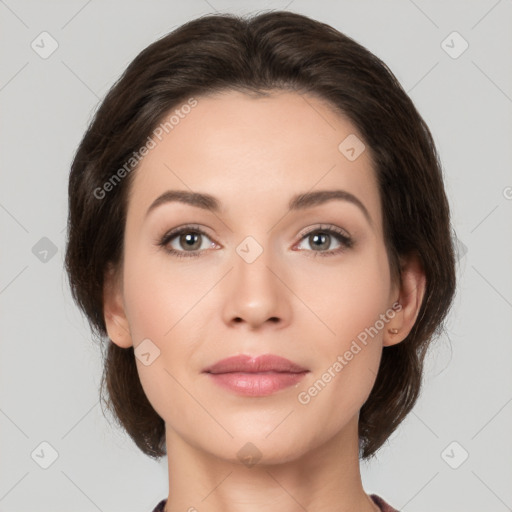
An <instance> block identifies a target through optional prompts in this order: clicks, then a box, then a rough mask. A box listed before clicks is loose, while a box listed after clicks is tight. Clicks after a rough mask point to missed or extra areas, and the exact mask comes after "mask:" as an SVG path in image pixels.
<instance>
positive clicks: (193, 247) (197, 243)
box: [158, 226, 215, 258]
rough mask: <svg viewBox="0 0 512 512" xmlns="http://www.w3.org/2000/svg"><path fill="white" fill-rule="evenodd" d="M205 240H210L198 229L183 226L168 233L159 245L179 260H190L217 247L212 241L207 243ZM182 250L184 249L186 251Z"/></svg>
mask: <svg viewBox="0 0 512 512" xmlns="http://www.w3.org/2000/svg"><path fill="white" fill-rule="evenodd" d="M204 238H207V239H208V240H209V237H208V235H207V234H206V233H205V232H204V231H202V230H201V229H199V228H198V227H195V226H183V227H181V228H177V229H174V230H172V231H170V232H168V233H166V234H165V235H164V236H163V237H162V239H161V240H160V241H159V242H158V245H159V246H161V247H163V248H164V250H165V251H167V252H168V253H170V254H173V255H174V256H177V257H178V258H183V257H184V258H188V257H194V256H200V255H201V252H202V251H203V250H205V249H208V248H213V247H214V246H215V243H214V242H212V241H211V240H210V243H206V240H204ZM175 239H176V240H175ZM173 245H174V247H173ZM176 246H178V248H176ZM181 248H184V250H182V249H181Z"/></svg>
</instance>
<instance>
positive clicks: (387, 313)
mask: <svg viewBox="0 0 512 512" xmlns="http://www.w3.org/2000/svg"><path fill="white" fill-rule="evenodd" d="M66 269H67V272H68V275H69V279H70V285H71V289H72V292H73V297H74V299H75V300H76V302H77V304H78V305H79V306H80V307H81V308H82V310H83V311H84V313H85V314H86V316H87V318H88V319H89V322H90V325H91V327H92V329H93V330H94V331H95V332H96V333H97V334H98V335H100V336H101V337H102V339H104V340H105V341H106V343H107V346H108V351H107V354H106V357H105V367H104V374H103V380H102V390H103V389H104V388H105V389H106V391H107V394H108V399H107V405H108V407H109V409H110V410H111V411H112V412H113V414H114V416H115V417H116V419H117V420H118V422H119V424H120V425H121V426H122V427H123V428H124V429H125V430H126V432H127V433H128V434H129V435H130V436H131V438H132V439H133V441H134V442H135V443H136V444H137V446H138V447H139V448H140V449H141V450H142V451H143V452H144V453H146V454H147V455H148V456H150V457H153V458H156V459H158V458H160V457H162V456H164V455H166V454H167V456H168V468H169V494H168V497H167V498H166V499H163V500H162V501H161V502H160V503H159V504H158V505H157V507H156V508H155V510H154V512H161V511H164V510H165V511H167V512H174V511H178V510H189V511H193V510H199V511H223V512H226V511H241V510H243V511H253V510H262V509H264V510H276V509H277V508H279V510H284V511H296V510H308V511H309V512H313V511H316V510H318V511H320V510H336V511H344V512H348V511H355V510H359V511H364V512H370V511H377V510H380V511H388V512H389V511H393V510H395V509H394V508H392V507H391V506H390V505H389V504H388V503H386V501H385V500H384V499H383V498H381V497H380V496H378V495H374V494H372V495H370V496H369V495H367V494H366V493H365V491H364V489H363V486H362V482H361V476H360V467H359V461H360V459H361V458H363V459H369V458H371V457H372V456H373V455H374V454H375V453H376V452H377V450H378V449H379V448H380V447H381V446H382V445H383V444H384V443H385V441H386V439H387V438H388V437H389V436H390V435H391V433H392V432H393V431H394V430H395V429H396V428H397V426H398V425H399V424H400V423H401V421H402V420H403V419H404V418H405V417H406V415H407V414H408V413H409V412H410V411H411V409H412V407H413V406H414V404H415V402H416V399H417V397H418V395H419V391H420V385H421V377H422V370H423V360H424V357H425V354H426V351H427V348H428V346H429V343H430V341H431V340H432V339H433V338H434V337H435V336H436V335H437V334H439V332H440V330H441V329H442V325H443V321H444V319H445V316H446V314H447V312H448V310H449V308H450V305H451V302H452V298H453V295H454V290H455V264H454V252H453V246H452V239H451V227H450V214H449V205H448V202H447V198H446V195H445V192H444V186H443V179H442V171H441V166H440V163H439V159H438V156H437V152H436V149H435V146H434V142H433V140H432V137H431V134H430V132H429V129H428V127H427V126H426V124H425V123H424V121H423V119H422V118H421V116H420V115H419V113H418V112H417V110H416V109H415V107H414V105H413V104H412V102H411V100H410V99H409V98H408V96H407V95H406V93H405V92H404V91H403V89H402V88H401V86H400V84H399V83H398V81H397V80H396V78H395V77H394V76H393V74H392V73H391V72H390V71H389V69H388V68H387V67H386V66H385V64H384V63H382V62H381V61H380V60H379V59H378V58H377V57H375V56H374V55H373V54H371V53H370V52H369V51H368V50H366V49H365V48H364V47H362V46H361V45H359V44H358V43H356V42H355V41H353V40H352V39H350V38H348V37H347V36H345V35H343V34H341V33H340V32H338V31H336V30H335V29H333V28H332V27H330V26H328V25H326V24H322V23H320V22H318V21H315V20H312V19H310V18H307V17H305V16H302V15H299V14H294V13H291V12H284V11H277V12H276V11H274V12H269V13H264V14H261V15H258V16H255V17H252V18H241V17H237V16H233V15H227V14H226V15H215V16H205V17H202V18H198V19H196V20H193V21H191V22H189V23H186V24H185V25H183V26H181V27H179V28H178V29H177V30H175V31H174V32H172V33H170V34H169V35H167V36H165V37H163V38H162V39H160V40H159V41H157V42H155V43H153V44H152V45H150V46H149V47H148V48H146V49H145V50H144V51H142V52H141V53H140V54H139V55H138V56H137V57H136V58H135V60H134V61H133V62H132V63H131V64H130V65H129V67H128V68H127V70H126V71H125V73H124V74H123V76H122V77H121V78H120V80H119V81H118V82H117V83H116V84H115V85H114V87H113V88H112V89H111V91H110V92H109V93H108V95H107V97H106V98H105V100H104V101H103V103H102V105H101V106H100V108H99V110H98V111H97V113H96V115H95V118H94V119H93V121H92V123H91V125H90V126H89V128H88V130H87V132H86V134H85V136H84V138H83V140H82V142H81V144H80V146H79V148H78V151H77V153H76V155H75V158H74V161H73V164H72V169H71V175H70V180H69V219H68V246H67V253H66Z"/></svg>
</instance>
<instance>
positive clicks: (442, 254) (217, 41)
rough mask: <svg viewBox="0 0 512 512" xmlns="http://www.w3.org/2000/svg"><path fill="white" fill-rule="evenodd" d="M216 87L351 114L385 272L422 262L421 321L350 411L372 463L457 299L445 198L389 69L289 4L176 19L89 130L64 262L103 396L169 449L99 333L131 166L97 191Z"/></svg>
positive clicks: (124, 419) (427, 145) (154, 448)
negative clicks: (379, 221) (319, 102)
mask: <svg viewBox="0 0 512 512" xmlns="http://www.w3.org/2000/svg"><path fill="white" fill-rule="evenodd" d="M223 90H236V91H241V92H245V93H251V94H264V93H265V91H272V90H287V91H293V92H298V93H301V94H302V93H308V94H313V95H315V96H316V97H319V98H321V99H323V100H326V101H327V102H328V103H329V104H330V105H331V107H332V108H333V110H336V111H337V112H339V113H341V114H343V115H344V116H345V117H347V118H348V119H349V120H350V121H351V122H352V123H353V124H354V125H355V126H356V127H357V128H358V130H359V132H360V134H361V135H362V137H363V139H364V142H365V144H366V146H367V148H369V150H370V154H371V157H372V162H373V165H374V169H375V173H376V177H377V181H378V186H379V192H380V196H381V201H382V218H383V227H384V238H385V244H386V249H387V252H388V256H389V262H390V268H391V270H392V276H393V279H400V266H399V257H400V256H406V255H408V254H410V253H413V252H414V253H415V254H417V255H418V256H419V258H420V260H421V263H422V265H423V270H424V272H425V276H426V289H425V296H424V298H423V302H422V304H421V309H420V311H419V314H418V318H417V320H416V322H415V324H414V326H413V329H412V330H411V332H410V333H409V335H408V336H407V338H406V339H405V340H403V341H402V342H401V343H398V344H396V345H393V346H390V347H385V349H384V350H383V354H382V359H381V364H380V368H379V372H378V375H377V378H376V382H375V385H374V387H373V389H372V391H371V394H370V395H369V397H368V399H367V401H366V402H365V404H364V405H363V406H362V408H361V411H360V418H359V440H360V443H359V448H360V454H361V456H362V457H363V458H369V457H370V456H372V455H374V453H375V452H376V451H377V450H378V449H379V448H380V447H381V446H382V444H383V443H384V442H385V441H386V439H387V438H388V437H389V436H390V434H391V433H392V432H393V431H394V430H395V429H396V428H397V426H398V425H399V424H400V422H401V421H402V420H403V419H404V418H405V416H406V415H407V414H408V413H409V412H410V411H411V409H412V408H413V406H414V404H415V402H416V400H417V398H418V396H419V392H420V387H421V380H422V373H423V362H424V358H425V355H426V351H427V348H428V347H429V345H430V342H431V340H432V339H433V338H434V336H435V335H438V334H440V332H441V330H442V327H443V326H442V324H443V321H444V319H445V316H446V314H447V312H448V310H449V308H450V306H451V303H452V300H453V296H454V293H455V257H454V247H453V241H452V232H451V226H450V213H449V205H448V201H447V198H446V195H445V191H444V186H443V178H442V169H441V165H440V162H439V157H438V155H437V151H436V148H435V146H434V141H433V139H432V136H431V133H430V131H429V129H428V127H427V125H426V123H425V122H424V120H423V119H422V117H421V116H420V114H419V113H418V111H417V110H416V108H415V107H414V105H413V103H412V101H411V100H410V98H409V97H408V96H407V94H406V93H405V91H404V90H403V89H402V87H401V86H400V84H399V82H398V81H397V79H396V78H395V77H394V75H393V74H392V72H391V71H390V70H389V69H388V67H387V66H386V65H385V64H384V63H383V62H382V61H381V60H380V59H378V58H377V57H376V56H375V55H373V54H372V53H371V52H369V51H368V50H367V49H365V48H364V47H363V46H361V45H360V44H358V43H357V42H355V41H354V40H352V39H351V38H349V37H347V36H346V35H344V34H342V33H340V32H338V31H337V30H335V29H334V28H333V27H331V26H329V25H327V24H324V23H321V22H318V21H316V20H313V19H310V18H308V17H306V16H302V15H299V14H296V13H292V12H287V11H273V12H272V11H271V12H265V13H262V14H259V15H254V16H249V17H246V18H244V17H240V16H236V15H232V14H220V15H208V16H203V17H200V18H197V19H194V20H192V21H190V22H188V23H186V24H184V25H182V26H181V27H179V28H178V29H176V30H174V31H173V32H171V33H170V34H168V35H166V36H165V37H163V38H161V39H159V40H158V41H156V42H154V43H153V44H151V45H150V46H148V47H147V48H146V49H144V50H143V51H142V52H141V53H140V54H139V55H138V56H137V57H136V58H135V59H134V60H133V62H131V64H130V65H129V66H128V68H127V69H126V71H125V72H124V74H123V75H122V76H121V78H120V79H119V80H118V81H117V82H116V83H115V84H114V86H113V87H112V88H111V90H110V91H109V93H108V94H107V96H106V98H105V99H104V101H103V102H102V104H101V106H100V108H99V109H98V110H97V112H96V114H95V116H94V119H93V120H92V122H91V124H90V126H89V127H88V129H87V131H86V133H85V135H84V137H83V139H82V141H81V143H80V145H79V147H78V149H77V152H76V155H75V157H74V160H73V163H72V167H71V173H70V178H69V217H68V243H67V249H66V257H65V266H66V271H67V273H68V277H69V281H70V287H71V290H72V295H73V298H74V300H75V301H76V303H77V304H78V306H79V307H80V308H81V309H82V310H83V312H84V313H85V315H86V316H87V318H88V321H89V324H90V326H91V329H92V330H93V331H94V332H96V333H97V334H99V336H100V338H101V341H102V342H103V341H106V344H107V345H108V350H107V354H106V356H105V354H104V372H103V377H102V382H101V390H100V392H103V390H104V389H105V387H106V391H107V400H106V404H107V407H108V408H109V410H110V411H111V412H112V413H113V414H114V417H115V419H116V420H117V422H118V423H119V424H120V425H121V426H122V427H123V428H124V429H125V430H126V431H127V433H128V434H129V435H130V436H131V438H132V439H133V441H134V442H135V443H136V445H137V446H138V447H139V448H140V449H141V450H142V451H143V452H144V453H145V454H147V455H149V456H150V457H153V458H160V457H162V456H164V455H165V454H166V448H165V424H164V421H163V419H162V418H161V417H160V416H159V415H158V414H157V413H156V411H155V410H154V409H153V407H152V406H151V404H150V402H149V401H148V399H147V397H146V395H145V393H144V391H143V388H142V386H141V383H140V380H139V377H138V373H137V369H136V364H135V358H134V348H133V347H130V348H127V349H125V348H121V347H119V346H117V345H115V344H114V343H113V342H112V341H110V340H109V339H108V335H107V331H106V325H105V320H104V312H103V284H104V277H105V272H106V269H107V267H108V265H113V266H114V267H115V268H119V266H120V265H122V261H123V257H122V256H123V238H124V228H125V223H126V212H127V201H128V191H129V187H130V184H131V182H132V178H133V174H134V172H130V173H128V174H127V176H126V177H125V178H124V179H123V180H121V181H120V182H119V183H118V184H117V185H116V186H115V187H112V189H111V190H110V191H109V194H108V197H107V198H105V199H101V200H100V199H98V194H97V193H95V191H97V190H99V189H101V187H103V185H104V184H105V183H106V182H107V181H108V180H109V178H111V176H112V175H113V173H115V171H116V170H117V169H120V168H121V167H122V166H123V164H125V163H126V161H128V160H129V159H130V157H131V155H132V154H133V152H134V151H136V150H137V149H138V148H140V147H141V146H142V145H143V144H144V142H145V140H146V139H147V137H148V136H149V135H150V134H151V132H152V130H154V129H155V127H156V126H157V125H158V124H159V122H160V121H161V119H162V117H163V116H164V115H165V114H166V113H168V112H169V110H170V109H171V108H173V107H176V106H177V105H178V104H180V103H181V102H183V101H185V100H186V99H187V98H190V97H191V96H196V97H197V96H201V95H203V96H205V95H207V94H210V93H214V92H217V91H223ZM101 346H102V348H104V344H103V343H102V345H101Z"/></svg>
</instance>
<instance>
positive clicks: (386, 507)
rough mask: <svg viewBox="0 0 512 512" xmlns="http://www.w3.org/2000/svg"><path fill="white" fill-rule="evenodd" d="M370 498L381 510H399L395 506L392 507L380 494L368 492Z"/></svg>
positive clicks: (394, 511)
mask: <svg viewBox="0 0 512 512" xmlns="http://www.w3.org/2000/svg"><path fill="white" fill-rule="evenodd" d="M370 498H371V499H372V500H373V502H374V503H375V504H376V505H377V506H378V507H379V508H380V510H381V512H400V511H399V510H397V509H396V508H393V507H392V506H391V505H390V504H389V503H386V502H385V501H384V500H383V499H382V498H381V497H380V496H377V495H376V494H370Z"/></svg>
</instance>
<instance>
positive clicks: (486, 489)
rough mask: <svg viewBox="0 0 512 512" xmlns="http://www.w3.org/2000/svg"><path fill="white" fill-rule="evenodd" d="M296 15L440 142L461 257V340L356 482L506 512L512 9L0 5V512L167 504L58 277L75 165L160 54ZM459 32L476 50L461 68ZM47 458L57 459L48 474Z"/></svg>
mask: <svg viewBox="0 0 512 512" xmlns="http://www.w3.org/2000/svg"><path fill="white" fill-rule="evenodd" d="M284 8H285V9H289V10H292V11H295V12H299V13H303V14H306V15H308V16H311V17H313V18H316V19H318V20H320V21H324V22H326V23H329V24H331V25H333V26H334V27H335V28H337V29H339V30H340V31H342V32H345V33H346V34H347V35H349V36H351V37H353V38H354V39H356V40H357V41H358V42H360V43H361V44H363V45H364V46H366V47H367V48H368V49H369V50H370V51H372V52H374V53H375V54H376V55H377V56H379V57H380V58H382V59H383V60H384V62H386V63H387V64H388V66H389V67H390V68H391V70H392V71H393V72H394V73H395V74H396V76H397V78H398V79H399V80H400V82H401V83H402V85H403V86H404V88H405V90H406V91H407V92H408V93H409V94H410V96H411V98H412V99H413V101H414V102H415V104H416V106H417V108H418V109H419V111H420V113H421V114H422V116H423V117H424V118H425V120H426V122H427V123H428V124H429V126H430V128H431V130H432V132H433V135H434V138H435V141H436V144H437V146H438V149H439V151H440V154H441V159H442V163H443V168H444V171H445V179H446V190H447V193H448V196H449V200H450V202H451V206H452V211H453V225H454V227H455V229H456V232H457V237H458V239H459V241H460V242H459V247H460V251H461V252H460V255H459V256H460V259H459V262H458V279H459V288H458V293H457V296H456V299H455V304H454V307H453V310H452V311H451V313H450V316H449V320H448V323H447V328H448V334H447V335H446V336H443V337H442V338H441V339H439V341H438V342H437V344H436V347H435V349H434V350H433V351H432V352H431V355H430V356H429V359H428V362H427V373H426V376H425V388H424V391H423V394H422V396H421V398H420V400H419V402H418V404H417V406H416V407H415V409H414V411H413V412H412V413H411V414H410V415H409V417H408V418H407V419H406V421H405V422H404V423H403V424H402V425H401V427H400V428H399V429H398V430H397V432H396V433H395V434H393V436H392V437H391V438H390V440H389V443H388V444H387V445H386V446H385V447H384V448H383V449H382V450H381V451H380V452H379V454H378V457H377V459H376V460H374V461H373V462H372V463H371V464H363V465H362V473H363V483H364V485H365V489H366V491H367V492H375V493H378V494H380V495H381V496H383V497H384V498H385V499H386V500H387V501H389V502H390V504H392V505H393V506H395V507H396V508H399V509H401V510H403V511H406V512H421V511H451V512H462V511H464V512H473V511H475V512H476V511H481V510H485V511H486V512H493V511H496V512H501V511H506V510H512V486H511V482H512V463H511V461H512V440H511V435H510V432H511V428H510V427H511V425H512V403H511V402H512V372H511V369H512V357H511V356H512V343H511V332H512V325H511V324H512V322H511V318H512V315H511V313H512V271H511V265H510V262H511V261H512V257H511V256H512V239H511V236H510V234H511V227H512V222H511V221H512V215H511V213H512V200H511V198H512V188H511V187H512V173H511V162H512V115H511V114H512V68H511V62H512V59H511V56H512V30H511V29H512V1H511V0H501V1H496V0H485V1H484V0H482V1H472V2H468V1H448V2H433V1H430V2H427V1H420V0H415V1H412V0H401V1H399V0H396V1H387V2H380V1H358V2H356V1H350V2H349V1H341V2H336V3H335V2H328V1H315V2H305V1H301V0H293V1H291V2H290V1H289V0H286V1H272V2H270V1H267V2H258V3H257V2H255V1H252V2H251V1H246V2H234V1H231V2H228V1H221V0H211V1H208V2H207V1H200V0H189V1H187V2H183V3H181V2H180V3H178V2H177V1H166V2H164V1H155V0H153V1H146V2H134V1H131V2H128V1H125V2H121V1H110V2H105V1H103V2H101V1H99V0H92V1H85V0H77V1H69V2H56V1H53V2H50V1H44V2H43V1H17V2H16V1H14V0H0V34H1V35H0V52H1V59H2V66H1V70H0V104H1V117H0V119H1V125H0V126H1V134H0V144H1V148H0V156H1V166H2V167H1V169H2V172H1V186H0V222H1V229H2V240H3V242H2V247H1V265H0V308H1V309H0V310H1V320H0V321H1V324H0V329H1V357H0V432H1V437H0V443H1V446H0V454H1V455H0V511H2V512H4V511H9V512H11V511H19V512H21V511H33V510H38V511H39V512H46V511H53V512H60V511H69V510H73V511H75V512H80V511H97V510H100V511H112V512H114V511H119V512H121V511H124V512H130V511H133V512H143V511H150V510H152V509H153V507H154V506H155V505H156V504H157V502H158V501H160V499H163V498H165V497H166V496H167V462H166V459H163V460H162V462H161V463H156V462H154V461H153V460H151V459H150V458H148V457H146V456H145V455H143V454H142V453H141V452H140V451H139V450H138V449H137V448H136V446H135V445H134V443H133V442H132V441H131V440H130V439H129V438H128V437H127V436H126V435H125V434H124V433H123V432H122V431H120V430H118V429H116V428H115V427H114V426H111V425H110V424H109V422H108V421H107V419H105V418H104V417H103V415H102V411H101V407H100V405H99V402H98V400H99V398H98V386H99V382H100V376H101V357H100V355H101V354H100V351H99V349H98V347H97V346H96V345H95V344H94V343H93V342H92V341H91V335H90V332H89V329H88V326H87V323H86V321H85V320H84V319H83V318H82V316H81V314H80V313H79V311H78V309H77V308H76V307H75V305H74V303H73V302H72V300H71V297H70V293H69V290H68V287H67V281H66V278H65V274H64V271H63V257H64V249H65V225H66V215H67V178H68V173H69V165H70V162H71V159H72V156H73V154H74V151H75V149H76V147H77V145H78V143H79V141H80V139H81V137H82V135H83V132H84V130H85V129H86V126H87V124H88V122H89V121H90V119H91V116H92V114H93V112H94V110H95V108H96V106H97V105H98V102H99V101H100V100H101V99H102V98H103V97H104V95H105V93H106V92H107V90H108V88H109V87H110V86H111V85H112V84H113V82H114V81H115V80H116V79H117V78H118V76H119V75H120V74H121V73H122V71H123V70H124V69H125V67H126V66H127V65H128V63H129V62H130V61H131V60H132V59H133V58H134V57H135V56H136V54H137V53H138V52H139V51H141V50H142V49H143V48H144V47H146V46H147V45H148V44H150V43H151V42H153V41H154V40H155V39H157V38H159V37H161V36H162V35H164V34H166V33H168V32H169V31H171V30H172V29H173V28H175V27H176V26H178V25H181V24H182V23H184V22H186V21H188V20H189V19H192V18H194V17H196V16H199V15H203V14H207V13H212V12H215V11H217V10H218V11H220V12H226V11H229V12H236V13H241V14H243V13H249V12H254V11H258V10H264V9H284ZM43 31H47V32H48V33H49V34H51V37H52V38H53V39H54V40H55V41H56V42H57V44H58V48H57V50H56V51H55V52H54V53H53V54H51V55H50V56H49V57H47V58H42V57H41V56H40V53H38V52H36V51H35V50H34V49H33V48H32V47H31V43H32V42H33V41H35V43H34V44H38V45H39V48H38V51H39V52H42V51H43V48H42V47H43V46H44V51H48V50H49V49H51V40H50V39H49V38H48V36H39V35H40V34H41V32H43ZM453 31H457V32H458V33H459V34H460V35H461V36H462V38H463V39H464V40H465V41H467V43H468V44H469V47H468V48H467V50H466V51H465V52H464V53H462V54H461V55H458V56H457V58H453V54H454V53H455V54H456V53H459V52H460V50H461V49H463V46H462V45H463V41H462V40H461V39H457V38H455V39H454V38H453V37H452V38H448V39H447V40H446V38H447V36H449V35H450V34H451V33H452V32H453ZM41 38H46V39H44V41H43V42H41ZM444 40H446V42H445V43H444V44H442V42H443V41H444ZM447 45H448V46H449V47H451V49H450V48H449V47H448V46H447ZM445 50H449V51H451V53H452V56H450V55H449V54H448V53H447V51H445ZM45 237H46V238H45ZM41 239H43V240H41ZM45 251H47V252H45ZM54 253H55V254H54ZM453 441H455V442H456V443H458V444H456V445H451V446H449V445H450V444H451V443H452V442H453ZM43 442H46V443H49V445H51V447H53V450H55V451H56V454H57V455H58V457H57V459H56V460H55V461H54V462H53V464H51V465H50V466H49V467H48V468H47V469H43V467H41V465H44V464H49V463H50V462H51V461H52V459H51V454H52V448H50V447H49V446H47V445H42V446H41V443H43ZM447 447H448V449H447V450H445V449H446V448H447ZM466 452H467V453H468V454H469V457H468V458H467V460H465V461H464V462H463V463H462V464H461V461H462V460H463V459H464V455H465V453H466ZM43 454H44V455H43ZM451 466H458V467H457V469H454V468H453V467H451Z"/></svg>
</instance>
